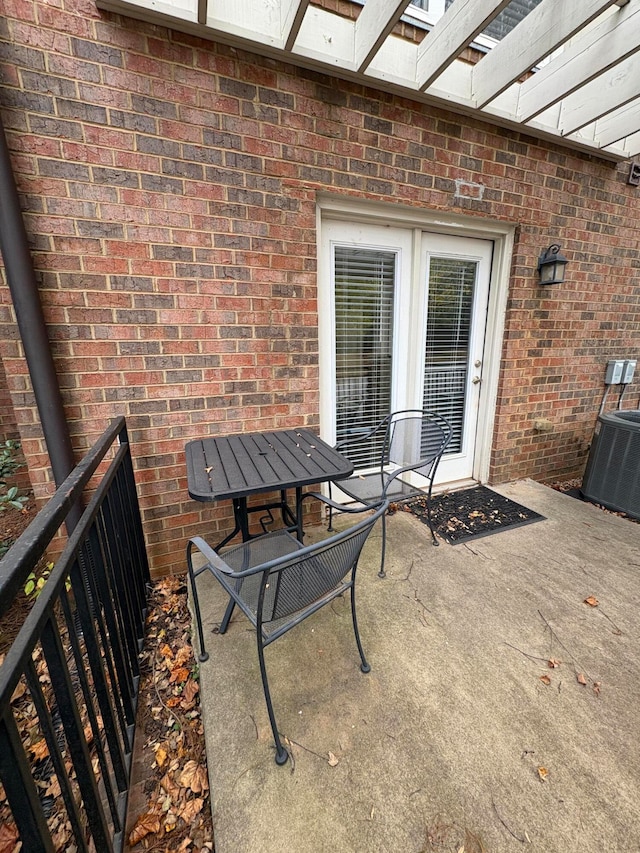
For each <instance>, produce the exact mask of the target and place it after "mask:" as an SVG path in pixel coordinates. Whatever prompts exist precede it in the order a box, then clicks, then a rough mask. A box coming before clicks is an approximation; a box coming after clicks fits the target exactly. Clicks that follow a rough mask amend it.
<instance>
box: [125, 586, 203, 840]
mask: <svg viewBox="0 0 640 853" xmlns="http://www.w3.org/2000/svg"><path fill="white" fill-rule="evenodd" d="M198 677H199V672H198V665H197V663H196V660H195V657H194V653H193V647H192V645H191V616H190V613H189V609H188V606H187V587H186V583H185V579H184V577H176V576H172V577H168V578H163V579H162V580H159V581H157V582H156V583H155V584H154V585H153V587H152V589H151V591H150V595H149V608H148V615H147V624H146V637H145V647H144V650H143V652H142V656H141V678H140V695H139V699H138V719H137V723H136V724H137V735H136V737H137V738H141V739H142V747H141V749H140V750H139V751H138V755H140V756H141V759H142V766H143V773H144V775H145V784H144V790H145V792H146V800H145V801H144V802H143V803H142V804H140V805H139V807H138V808H137V809H136V813H135V814H133V815H132V817H133V818H134V822H133V825H132V826H131V828H130V829H129V831H128V837H127V842H128V847H125V850H127V849H128V850H130V851H131V853H137V851H138V850H141V851H142V850H146V849H153V850H157V851H163V852H164V851H171V853H174V851H181V853H205V851H212V850H213V821H212V817H211V808H210V802H209V779H208V773H207V757H206V752H205V740H204V728H203V724H202V718H201V713H200V701H199V700H200V687H199V682H198Z"/></svg>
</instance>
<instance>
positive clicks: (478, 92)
mask: <svg viewBox="0 0 640 853" xmlns="http://www.w3.org/2000/svg"><path fill="white" fill-rule="evenodd" d="M614 2H615V0H562V2H561V3H558V1H557V0H542V3H540V5H539V6H536V8H535V9H534V10H533V11H532V12H529V14H528V15H527V17H526V18H525V19H524V20H523V21H521V22H520V23H519V24H518V25H517V26H516V27H514V29H513V30H511V32H510V33H509V34H508V35H507V36H505V38H503V39H502V41H501V42H499V43H498V44H497V45H495V47H493V48H492V50H491V52H490V53H488V54H487V55H486V56H483V57H482V59H481V60H480V62H478V64H477V65H476V66H474V69H473V97H474V98H475V100H476V104H477V106H478V107H480V108H482V107H484V106H485V105H486V104H488V103H489V101H492V100H493V99H494V98H495V97H497V96H498V95H499V94H500V93H501V92H504V90H505V89H506V88H508V87H509V86H510V85H511V84H512V83H514V82H515V81H516V80H518V79H519V78H520V77H522V75H523V74H526V72H527V71H530V70H531V69H532V68H534V67H535V66H536V65H537V64H538V63H539V62H541V61H542V60H543V59H544V58H545V57H547V56H549V54H550V53H553V51H554V50H557V48H558V47H560V45H562V44H563V43H564V42H565V41H567V40H568V39H570V38H571V37H572V36H574V35H575V34H576V33H577V32H578V31H579V30H580V29H581V28H582V27H584V26H586V25H587V24H589V23H590V22H591V21H592V20H593V19H594V18H596V17H597V16H598V15H599V14H600V13H601V12H603V11H604V10H605V9H606V8H607V7H608V6H611V5H613V3H614Z"/></svg>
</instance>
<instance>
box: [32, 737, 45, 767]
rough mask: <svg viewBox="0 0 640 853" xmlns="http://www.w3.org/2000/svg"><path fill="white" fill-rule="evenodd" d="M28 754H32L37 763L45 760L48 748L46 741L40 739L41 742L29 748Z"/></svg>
mask: <svg viewBox="0 0 640 853" xmlns="http://www.w3.org/2000/svg"><path fill="white" fill-rule="evenodd" d="M29 752H31V753H32V754H33V757H34V758H35V760H36V761H39V760H40V759H41V758H46V757H47V756H48V755H49V747H48V746H47V742H46V740H45V739H44V738H42V740H39V741H36V743H32V744H31V746H30V747H29Z"/></svg>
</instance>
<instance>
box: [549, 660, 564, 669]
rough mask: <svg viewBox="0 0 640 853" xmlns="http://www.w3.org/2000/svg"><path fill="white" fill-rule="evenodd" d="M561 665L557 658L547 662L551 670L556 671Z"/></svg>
mask: <svg viewBox="0 0 640 853" xmlns="http://www.w3.org/2000/svg"><path fill="white" fill-rule="evenodd" d="M560 663H561V661H559V660H558V659H557V658H549V660H548V661H547V665H548V667H549V669H556V668H557V667H559V666H560Z"/></svg>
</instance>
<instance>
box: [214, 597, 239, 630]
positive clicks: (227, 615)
mask: <svg viewBox="0 0 640 853" xmlns="http://www.w3.org/2000/svg"><path fill="white" fill-rule="evenodd" d="M235 606H236V603H235V601H234V600H233V598H230V599H229V603H228V604H227V609H226V610H225V611H224V616H223V617H222V622H221V623H220V627H219V628H218V633H219V634H224V633H225V632H226V630H227V628H228V627H229V622H230V621H231V616H232V615H233V608H234V607H235Z"/></svg>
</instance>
